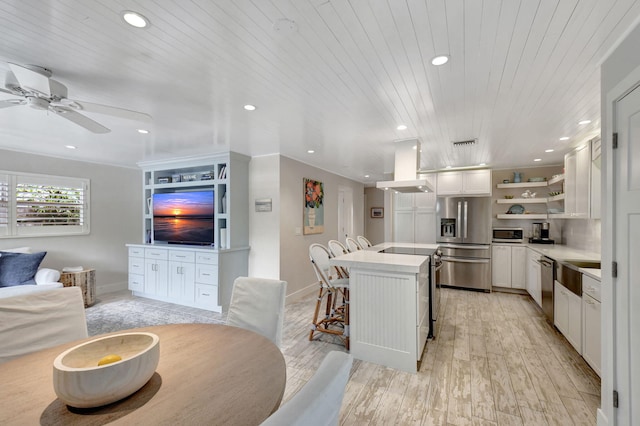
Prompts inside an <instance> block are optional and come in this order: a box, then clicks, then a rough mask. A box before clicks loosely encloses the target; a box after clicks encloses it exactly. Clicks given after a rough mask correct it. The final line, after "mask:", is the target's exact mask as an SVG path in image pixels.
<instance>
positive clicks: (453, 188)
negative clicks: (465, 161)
mask: <svg viewBox="0 0 640 426" xmlns="http://www.w3.org/2000/svg"><path fill="white" fill-rule="evenodd" d="M436 188H437V189H436V192H437V194H438V196H441V195H442V196H449V195H475V196H481V195H482V196H491V170H489V169H478V170H462V171H453V172H441V173H438V181H437V184H436Z"/></svg>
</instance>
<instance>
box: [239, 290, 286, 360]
mask: <svg viewBox="0 0 640 426" xmlns="http://www.w3.org/2000/svg"><path fill="white" fill-rule="evenodd" d="M286 293H287V282H286V281H280V280H272V279H267V278H251V277H238V278H236V279H235V281H234V282H233V290H231V302H230V303H229V312H228V314H227V325H232V326H235V327H240V328H244V329H246V330H250V331H255V332H256V333H259V334H261V335H263V336H264V337H266V338H268V339H269V340H271V341H272V342H273V343H275V344H276V345H277V346H278V347H279V348H281V347H282V328H283V324H284V299H285V296H286Z"/></svg>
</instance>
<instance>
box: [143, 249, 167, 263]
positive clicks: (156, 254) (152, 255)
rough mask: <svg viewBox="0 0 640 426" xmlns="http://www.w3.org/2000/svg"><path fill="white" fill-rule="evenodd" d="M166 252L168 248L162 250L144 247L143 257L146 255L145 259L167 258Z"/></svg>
mask: <svg viewBox="0 0 640 426" xmlns="http://www.w3.org/2000/svg"><path fill="white" fill-rule="evenodd" d="M168 254H169V251H168V250H162V249H156V248H148V249H144V257H146V258H147V259H161V260H167V255H168Z"/></svg>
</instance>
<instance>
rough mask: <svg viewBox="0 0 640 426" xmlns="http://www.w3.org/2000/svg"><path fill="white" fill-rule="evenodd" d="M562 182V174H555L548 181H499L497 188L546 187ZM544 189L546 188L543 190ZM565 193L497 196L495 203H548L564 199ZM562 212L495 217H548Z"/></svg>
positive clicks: (535, 218) (506, 214)
mask: <svg viewBox="0 0 640 426" xmlns="http://www.w3.org/2000/svg"><path fill="white" fill-rule="evenodd" d="M562 182H564V174H560V175H555V176H553V177H552V178H551V179H549V180H548V181H543V182H518V183H499V184H497V185H496V186H497V188H498V189H523V188H525V189H530V188H548V187H550V186H552V185H556V184H561V183H562ZM545 191H546V190H545ZM564 199H565V194H564V193H561V194H558V195H553V196H549V197H534V198H499V199H496V204H548V203H552V202H556V201H560V202H562V201H564ZM562 214H563V213H555V214H554V213H546V212H545V213H539V212H533V213H525V214H509V213H504V214H497V215H496V218H497V219H512V220H513V219H533V220H539V219H548V218H549V217H552V216H553V217H559V216H560V215H562Z"/></svg>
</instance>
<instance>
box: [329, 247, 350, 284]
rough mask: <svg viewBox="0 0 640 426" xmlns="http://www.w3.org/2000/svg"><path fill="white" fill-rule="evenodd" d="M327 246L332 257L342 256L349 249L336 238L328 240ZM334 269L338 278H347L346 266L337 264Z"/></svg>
mask: <svg viewBox="0 0 640 426" xmlns="http://www.w3.org/2000/svg"><path fill="white" fill-rule="evenodd" d="M327 246H329V251H330V252H331V256H332V257H337V256H342V255H343V254H347V253H349V249H347V248H346V247H345V246H344V244H342V243H341V242H340V241H338V240H329V242H328V243H327ZM336 270H337V271H338V274H339V278H349V271H348V270H347V268H345V267H342V266H339V267H337V268H336Z"/></svg>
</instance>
